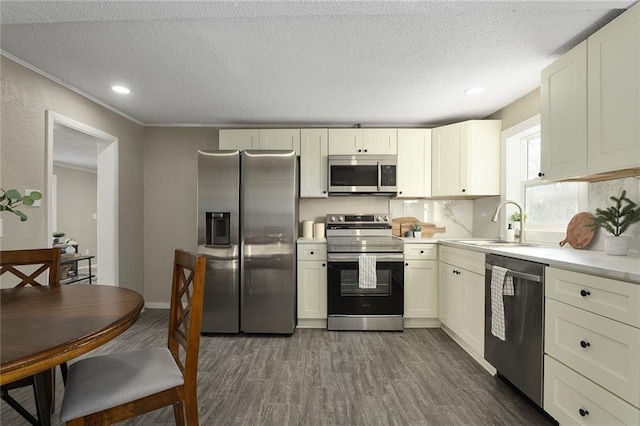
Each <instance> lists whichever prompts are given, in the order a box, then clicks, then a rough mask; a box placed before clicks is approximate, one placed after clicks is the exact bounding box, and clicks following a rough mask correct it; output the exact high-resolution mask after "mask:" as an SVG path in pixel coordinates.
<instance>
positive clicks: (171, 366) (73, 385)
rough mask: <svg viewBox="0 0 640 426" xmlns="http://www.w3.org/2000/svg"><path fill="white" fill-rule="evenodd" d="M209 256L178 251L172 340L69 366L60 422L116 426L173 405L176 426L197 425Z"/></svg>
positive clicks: (172, 290) (174, 282) (171, 314)
mask: <svg viewBox="0 0 640 426" xmlns="http://www.w3.org/2000/svg"><path fill="white" fill-rule="evenodd" d="M204 274H205V258H204V256H196V255H193V254H191V253H187V252H185V251H182V250H176V251H175V261H174V269H173V285H172V289H171V311H170V318H169V341H168V346H167V347H159V348H148V349H143V350H139V351H133V352H124V353H115V354H108V355H101V356H95V357H91V358H85V359H82V360H80V361H78V362H76V363H74V364H72V365H71V366H70V367H69V374H68V378H67V385H66V388H65V393H64V399H63V401H62V408H61V410H60V420H61V421H63V422H66V424H67V425H85V424H91V425H107V424H113V423H116V422H119V421H122V420H125V419H128V418H131V417H135V416H138V415H140V414H144V413H147V412H149V411H153V410H156V409H158V408H161V407H165V406H168V405H173V411H174V416H175V421H176V424H177V425H184V424H185V414H186V424H187V425H189V426H192V425H196V426H197V425H198V401H197V395H196V381H197V373H198V351H199V346H200V326H201V323H202V303H203V294H204Z"/></svg>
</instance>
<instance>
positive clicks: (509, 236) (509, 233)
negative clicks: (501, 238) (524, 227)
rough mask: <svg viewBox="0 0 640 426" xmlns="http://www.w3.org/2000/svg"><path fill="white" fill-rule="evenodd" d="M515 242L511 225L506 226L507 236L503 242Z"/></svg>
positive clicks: (514, 233)
mask: <svg viewBox="0 0 640 426" xmlns="http://www.w3.org/2000/svg"><path fill="white" fill-rule="evenodd" d="M515 240H516V231H515V230H514V229H513V227H512V226H511V224H509V225H507V234H506V236H505V241H507V242H509V243H512V242H514V241H515Z"/></svg>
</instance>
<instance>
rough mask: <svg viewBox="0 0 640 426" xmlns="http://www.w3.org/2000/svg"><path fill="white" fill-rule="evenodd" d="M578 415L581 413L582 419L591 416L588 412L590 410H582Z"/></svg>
mask: <svg viewBox="0 0 640 426" xmlns="http://www.w3.org/2000/svg"><path fill="white" fill-rule="evenodd" d="M578 413H580V415H581V416H582V417H585V416H588V415H589V411H588V410H584V409H582V408H581V409H579V410H578Z"/></svg>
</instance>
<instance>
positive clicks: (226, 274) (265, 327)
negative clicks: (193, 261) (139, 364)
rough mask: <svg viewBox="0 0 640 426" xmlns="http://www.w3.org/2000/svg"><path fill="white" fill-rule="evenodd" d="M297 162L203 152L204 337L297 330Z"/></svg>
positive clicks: (283, 156) (279, 155) (288, 155)
mask: <svg viewBox="0 0 640 426" xmlns="http://www.w3.org/2000/svg"><path fill="white" fill-rule="evenodd" d="M296 164H297V162H296V155H295V152H294V151H253V150H247V151H243V152H239V151H198V230H197V233H198V234H197V239H198V253H199V254H203V255H205V256H206V257H207V271H206V277H205V290H204V309H203V314H202V332H203V333H239V332H245V333H279V334H293V332H294V331H295V325H296V323H295V322H296V256H295V253H296V250H295V249H296V239H297V235H298V217H297V205H298V199H297V186H296V176H297V170H296Z"/></svg>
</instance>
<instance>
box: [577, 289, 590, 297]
mask: <svg viewBox="0 0 640 426" xmlns="http://www.w3.org/2000/svg"><path fill="white" fill-rule="evenodd" d="M580 296H582V297H587V296H591V292H590V291H589V290H580Z"/></svg>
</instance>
